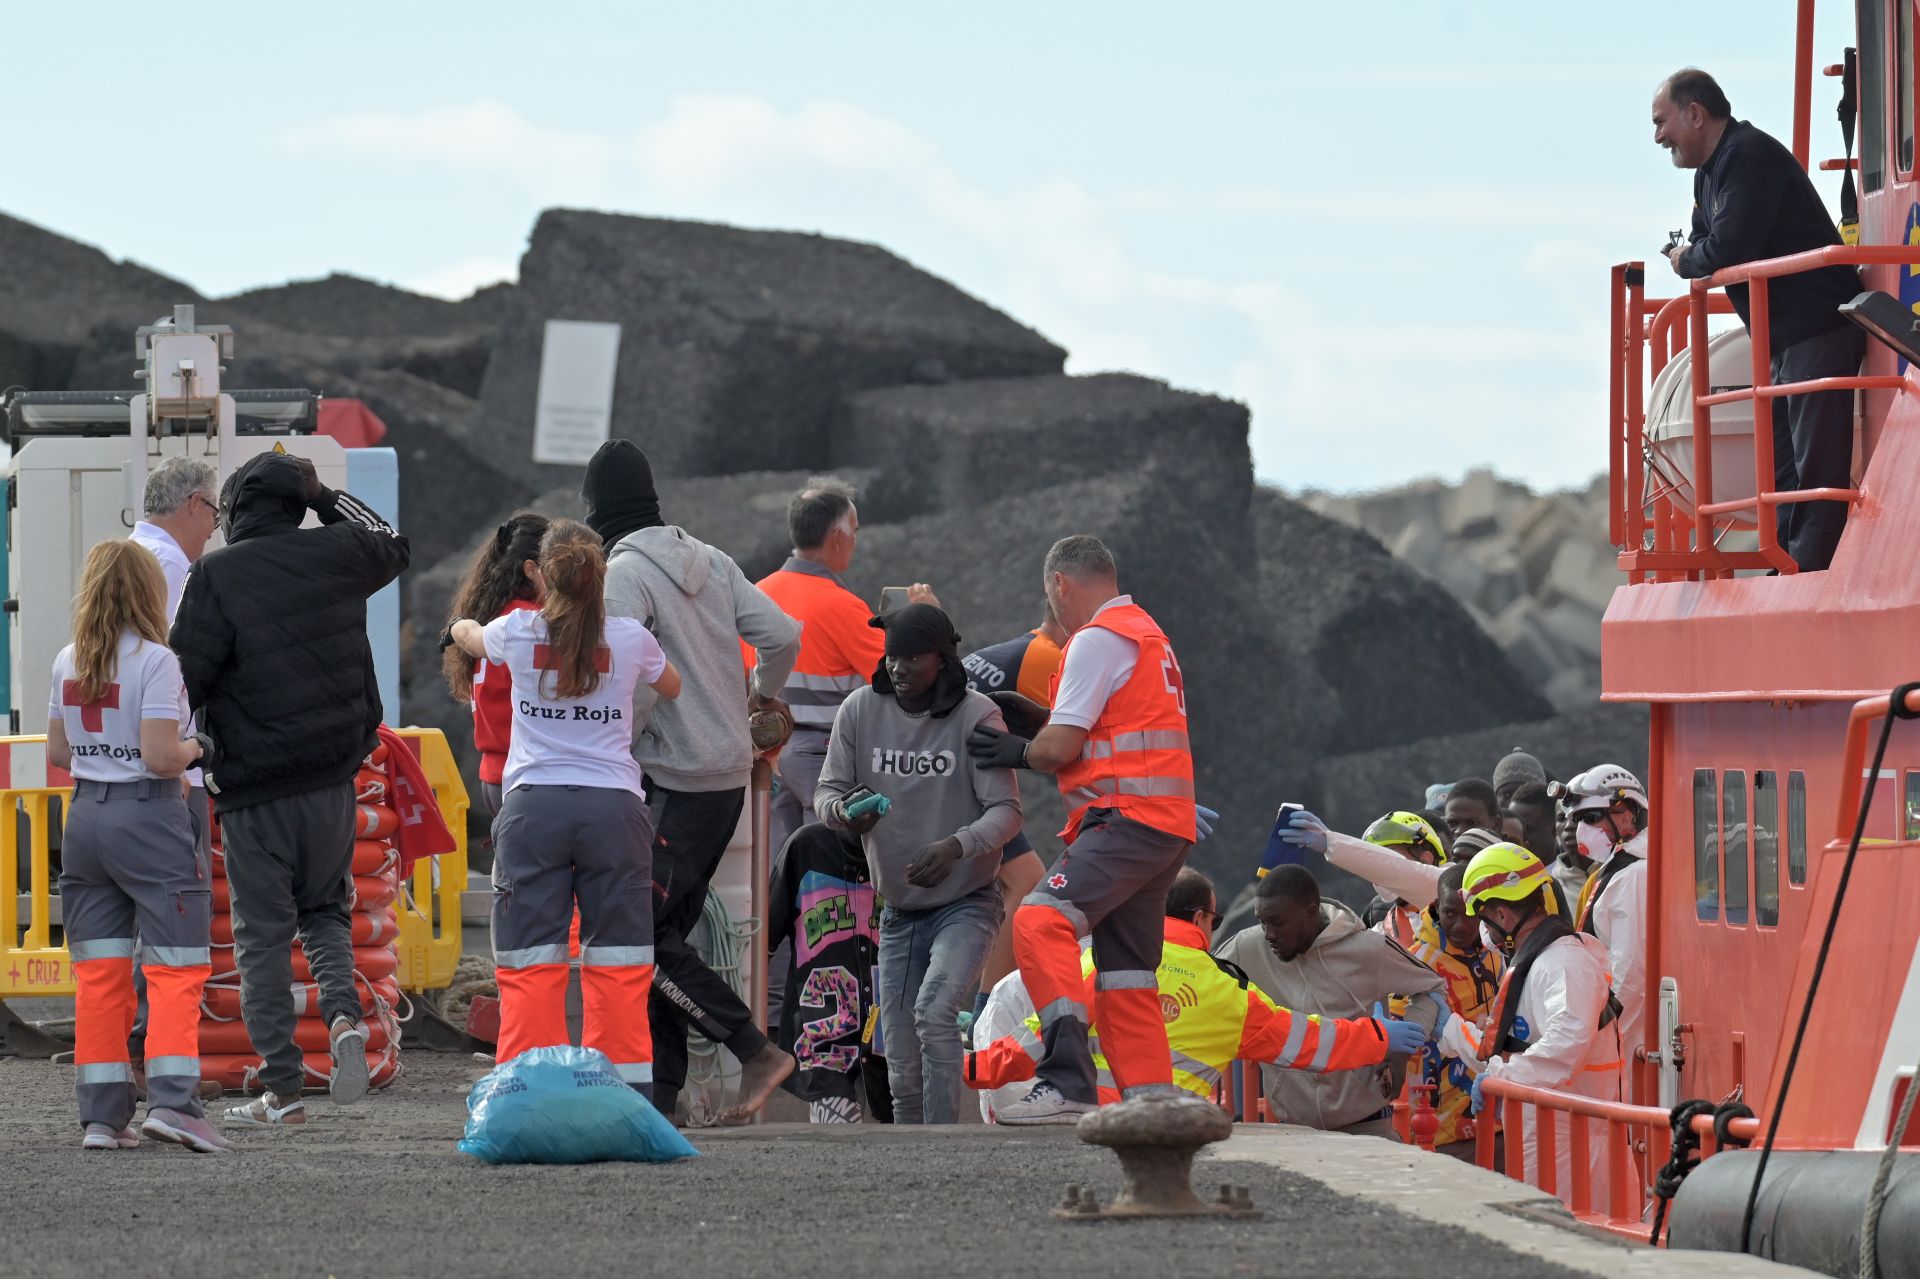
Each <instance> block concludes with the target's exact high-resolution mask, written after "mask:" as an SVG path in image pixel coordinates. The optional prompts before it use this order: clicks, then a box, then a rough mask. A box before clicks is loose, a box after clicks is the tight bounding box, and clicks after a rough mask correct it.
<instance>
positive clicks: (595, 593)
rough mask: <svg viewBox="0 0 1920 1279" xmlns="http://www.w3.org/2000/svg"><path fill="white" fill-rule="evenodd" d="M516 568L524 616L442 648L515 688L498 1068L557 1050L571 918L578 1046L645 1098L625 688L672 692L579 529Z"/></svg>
mask: <svg viewBox="0 0 1920 1279" xmlns="http://www.w3.org/2000/svg"><path fill="white" fill-rule="evenodd" d="M525 571H526V573H527V576H528V578H529V579H530V580H531V582H532V584H533V587H534V591H535V593H536V595H537V596H538V597H539V600H540V608H539V610H538V611H534V610H528V609H516V610H512V611H509V612H507V613H504V614H502V615H501V616H499V617H496V618H495V619H494V620H492V621H491V622H488V623H487V624H486V625H485V626H482V625H481V624H480V623H478V622H476V621H473V620H472V619H470V618H463V619H461V620H459V621H456V622H454V623H453V625H452V626H451V627H449V628H448V638H449V639H450V640H451V641H452V642H453V643H454V644H457V645H459V646H460V649H461V651H462V652H465V653H467V654H468V655H470V656H472V657H474V658H485V659H486V660H487V661H489V662H493V663H496V664H498V665H500V666H504V667H506V668H507V670H508V671H509V672H510V673H511V675H512V678H513V688H514V692H515V698H514V707H513V709H514V723H513V733H512V745H511V746H510V747H509V748H508V751H507V762H506V768H505V772H504V774H503V776H502V779H501V785H502V786H503V788H504V789H505V795H504V796H503V797H502V799H501V805H500V815H499V816H498V817H497V818H495V819H494V824H493V848H494V860H493V959H494V965H495V969H496V971H497V973H498V975H499V982H500V1041H499V1052H498V1054H497V1055H498V1057H499V1059H500V1060H501V1061H511V1060H512V1059H513V1058H515V1057H517V1056H519V1055H520V1054H521V1053H523V1052H525V1051H526V1050H527V1049H529V1048H545V1047H549V1046H552V1045H556V1044H565V1043H567V1042H568V1037H567V972H568V961H567V929H568V927H569V925H570V924H571V922H572V919H573V912H574V908H575V906H576V905H577V906H578V908H579V911H580V991H581V1010H582V1013H583V1026H582V1034H581V1042H582V1043H583V1044H584V1045H585V1046H586V1047H588V1048H597V1049H599V1050H600V1051H601V1052H603V1053H605V1054H606V1055H607V1057H608V1059H609V1060H611V1061H612V1062H613V1066H614V1069H615V1070H616V1071H617V1072H618V1073H619V1075H620V1078H622V1079H624V1080H626V1081H627V1083H628V1084H629V1085H630V1086H631V1087H633V1088H634V1089H636V1090H637V1091H640V1092H642V1093H646V1094H648V1095H649V1096H651V1093H652V1088H653V1037H652V1033H651V1031H650V1030H649V1029H648V1022H647V999H648V995H649V994H650V993H651V991H652V987H653V891H652V882H653V872H652V867H653V822H652V820H651V819H650V818H649V817H648V814H647V803H646V794H645V792H644V791H643V790H642V789H641V783H640V766H639V765H638V764H637V763H635V762H634V758H633V751H632V734H631V728H630V717H631V715H632V713H633V695H634V690H635V689H636V688H638V687H639V686H640V685H642V684H645V685H647V686H648V687H650V688H652V689H653V691H654V692H655V693H656V694H658V695H659V696H660V697H663V698H667V699H672V698H674V697H677V696H679V693H680V673H679V672H678V671H676V670H675V669H674V668H673V664H672V663H670V662H669V661H667V659H666V655H665V654H664V653H663V652H662V651H661V649H660V644H659V642H658V641H657V640H655V639H654V637H653V634H652V632H650V631H648V630H647V628H646V627H645V626H643V625H641V624H640V623H639V622H637V621H635V620H634V619H633V618H630V617H608V616H607V615H606V602H605V598H604V596H603V591H604V589H605V581H606V571H607V568H606V560H605V558H604V557H603V555H602V554H601V550H600V538H599V537H598V536H597V535H596V534H595V533H594V532H593V530H592V529H589V528H588V527H586V526H585V525H584V524H580V523H577V522H575V521H573V520H555V521H554V522H553V524H552V525H551V527H549V528H548V530H547V533H546V536H545V537H544V538H542V539H541V542H540V558H539V560H538V561H537V562H534V563H530V564H527V565H526V566H525Z"/></svg>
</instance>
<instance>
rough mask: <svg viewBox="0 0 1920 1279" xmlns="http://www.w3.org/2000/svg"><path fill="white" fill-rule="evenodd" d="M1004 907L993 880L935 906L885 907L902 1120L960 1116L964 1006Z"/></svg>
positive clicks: (896, 1096) (891, 1034)
mask: <svg viewBox="0 0 1920 1279" xmlns="http://www.w3.org/2000/svg"><path fill="white" fill-rule="evenodd" d="M1003 913H1004V910H1003V907H1002V905H1001V901H1000V885H999V884H998V883H992V884H988V885H987V886H986V887H985V888H982V889H980V890H979V891H978V892H974V893H970V894H968V895H967V896H965V897H962V898H961V899H960V900H959V901H955V902H948V903H947V904H946V905H945V906H936V907H934V908H933V909H932V910H895V909H894V908H893V907H891V906H889V907H887V908H886V909H885V910H884V911H882V912H881V913H880V1019H881V1020H880V1025H881V1032H882V1034H883V1035H884V1036H885V1039H886V1045H887V1084H888V1086H889V1087H890V1088H891V1089H892V1090H893V1121H894V1122H895V1123H897V1124H951V1123H958V1122H959V1120H960V1097H961V1093H962V1090H963V1087H964V1085H963V1081H962V1079H961V1047H960V1027H959V1025H958V1023H957V1021H956V1018H957V1017H958V1016H959V1013H960V1004H961V1001H962V1000H964V999H965V998H966V997H967V995H968V994H969V993H970V992H971V991H972V989H973V986H974V983H975V982H977V981H978V980H979V979H980V970H981V969H982V968H983V967H985V966H986V962H987V952H988V950H990V949H991V948H992V946H993V939H994V937H995V935H996V934H998V933H999V931H1000V919H1001V915H1002V914H1003Z"/></svg>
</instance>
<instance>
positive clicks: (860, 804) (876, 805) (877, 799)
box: [847, 793, 893, 820]
mask: <svg viewBox="0 0 1920 1279" xmlns="http://www.w3.org/2000/svg"><path fill="white" fill-rule="evenodd" d="M892 807H893V801H892V800H890V799H888V798H887V797H886V796H885V795H881V794H877V793H876V794H872V795H868V796H865V797H864V798H862V799H856V800H854V801H853V803H851V804H848V805H847V818H848V820H852V819H853V818H856V817H865V816H866V815H867V814H868V813H873V814H874V815H876V816H879V817H885V816H886V815H887V811H888V810H889V809H891V808H892Z"/></svg>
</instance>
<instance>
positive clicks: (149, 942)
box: [60, 778, 211, 1128]
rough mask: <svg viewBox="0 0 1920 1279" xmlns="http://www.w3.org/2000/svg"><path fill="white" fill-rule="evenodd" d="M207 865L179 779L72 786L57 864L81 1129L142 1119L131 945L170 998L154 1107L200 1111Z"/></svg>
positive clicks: (154, 1075)
mask: <svg viewBox="0 0 1920 1279" xmlns="http://www.w3.org/2000/svg"><path fill="white" fill-rule="evenodd" d="M208 873H209V871H208V866H207V863H206V862H204V861H202V860H201V859H200V858H199V857H198V856H197V855H196V854H195V852H194V843H193V828H192V824H191V822H190V820H189V818H188V816H187V808H186V803H185V802H184V800H183V799H182V798H181V794H180V783H179V781H178V780H177V779H174V778H157V779H149V780H145V781H135V782H115V783H111V784H107V783H101V782H90V781H86V780H84V779H81V780H78V781H76V782H75V784H74V791H73V802H72V803H71V804H70V805H69V806H68V808H67V824H66V833H65V838H64V841H63V849H62V859H61V867H60V909H61V918H62V920H63V923H64V926H65V929H66V937H67V950H68V953H69V954H70V956H71V957H72V960H73V966H74V974H75V978H76V981H77V983H78V985H79V993H78V996H77V998H76V1000H75V1009H74V1019H75V1040H76V1043H75V1053H74V1062H75V1067H74V1079H75V1086H74V1094H75V1099H76V1100H77V1101H78V1103H79V1109H80V1122H81V1123H82V1124H90V1123H101V1124H106V1125H108V1126H109V1127H112V1128H124V1127H126V1125H127V1123H128V1122H129V1121H130V1120H131V1119H132V1118H133V1111H134V1082H133V1067H132V1066H131V1064H130V1063H129V1062H128V1060H127V1052H126V1042H127V1032H128V1030H129V1028H130V1026H131V1023H132V1020H133V1008H134V1000H133V988H132V960H133V957H134V954H135V942H134V938H135V937H136V936H137V937H138V938H139V947H138V949H139V954H140V957H141V959H142V961H143V962H144V963H146V964H147V965H148V966H149V967H151V968H152V969H153V970H154V981H155V983H156V986H157V988H158V989H159V990H160V991H161V992H163V993H162V994H160V995H159V996H158V997H157V999H156V1003H157V1005H158V1015H157V1016H156V1018H155V1022H156V1023H157V1024H156V1027H155V1030H154V1034H153V1038H154V1041H155V1044H156V1046H157V1053H156V1055H155V1056H153V1057H150V1058H149V1059H148V1061H147V1104H148V1107H149V1108H150V1109H168V1110H178V1111H182V1112H184V1113H186V1114H189V1115H199V1114H201V1113H202V1112H201V1108H200V1059H199V1057H198V1056H197V1055H195V1054H193V1053H192V1052H191V1051H190V1050H191V1047H192V1045H193V1043H194V1041H195V1040H196V1039H197V1037H198V1026H199V1017H200V1009H199V1005H200V989H201V987H202V986H203V985H204V984H205V983H206V980H207V964H208V958H209V947H208V944H207V930H208V920H209V911H210V901H211V885H210V883H209V880H208Z"/></svg>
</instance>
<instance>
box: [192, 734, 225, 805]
mask: <svg viewBox="0 0 1920 1279" xmlns="http://www.w3.org/2000/svg"><path fill="white" fill-rule="evenodd" d="M193 740H194V741H196V742H199V743H200V758H199V759H197V760H195V761H193V767H194V768H197V769H199V770H200V771H201V772H202V773H204V774H205V775H206V778H205V780H206V784H207V790H208V792H209V793H211V794H214V795H218V794H219V793H220V787H219V786H217V785H216V784H215V783H214V780H213V770H214V766H215V765H216V763H218V759H219V754H220V752H219V751H218V750H217V749H215V747H214V744H213V739H212V738H211V737H208V736H207V735H206V734H205V733H204V732H198V733H195V734H194V735H193Z"/></svg>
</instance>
